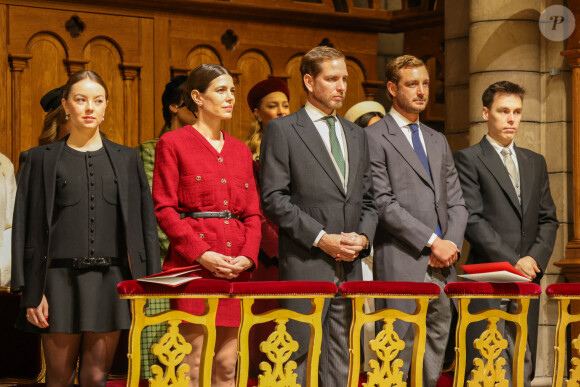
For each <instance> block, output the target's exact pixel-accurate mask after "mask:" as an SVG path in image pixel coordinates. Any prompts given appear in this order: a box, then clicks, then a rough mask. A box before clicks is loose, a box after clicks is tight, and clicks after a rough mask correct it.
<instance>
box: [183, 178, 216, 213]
mask: <svg viewBox="0 0 580 387" xmlns="http://www.w3.org/2000/svg"><path fill="white" fill-rule="evenodd" d="M215 179H216V178H215V176H213V175H212V174H209V173H200V174H199V175H189V176H182V177H181V180H180V190H181V200H182V201H183V204H184V205H185V206H186V207H187V208H190V209H192V210H194V209H197V208H200V207H211V206H214V205H215V203H216V200H215V194H214V191H215V187H214V185H215V184H214V182H215Z"/></svg>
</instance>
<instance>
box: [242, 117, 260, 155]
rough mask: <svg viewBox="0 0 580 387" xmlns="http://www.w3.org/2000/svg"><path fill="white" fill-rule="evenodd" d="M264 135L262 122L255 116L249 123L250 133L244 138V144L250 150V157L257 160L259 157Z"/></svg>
mask: <svg viewBox="0 0 580 387" xmlns="http://www.w3.org/2000/svg"><path fill="white" fill-rule="evenodd" d="M263 135H264V128H263V127H262V123H261V122H259V121H258V119H257V118H256V117H254V119H253V120H252V123H251V124H250V135H249V136H248V139H247V140H246V145H247V146H248V148H250V150H251V151H252V159H254V161H258V160H259V159H260V145H261V144H262V136H263Z"/></svg>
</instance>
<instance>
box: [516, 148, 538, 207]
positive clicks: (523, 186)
mask: <svg viewBox="0 0 580 387" xmlns="http://www.w3.org/2000/svg"><path fill="white" fill-rule="evenodd" d="M514 151H515V152H516V157H517V159H518V169H519V172H520V195H521V197H522V213H523V214H525V213H526V210H527V208H528V205H529V204H530V201H529V196H530V193H531V192H532V191H531V190H532V187H533V186H534V184H535V181H534V176H535V175H534V168H533V165H531V164H530V161H529V160H528V157H526V155H525V154H524V153H523V152H521V151H520V150H519V148H518V147H516V146H515V145H514Z"/></svg>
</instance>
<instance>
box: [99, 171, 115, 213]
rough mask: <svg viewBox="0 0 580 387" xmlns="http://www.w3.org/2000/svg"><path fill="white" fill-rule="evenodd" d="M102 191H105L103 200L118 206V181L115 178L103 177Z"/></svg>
mask: <svg viewBox="0 0 580 387" xmlns="http://www.w3.org/2000/svg"><path fill="white" fill-rule="evenodd" d="M101 189H102V190H103V199H105V201H106V202H107V203H109V204H112V205H114V206H116V205H117V202H118V189H117V179H116V178H115V177H114V176H103V177H102V184H101Z"/></svg>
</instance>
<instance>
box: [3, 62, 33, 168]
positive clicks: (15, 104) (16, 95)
mask: <svg viewBox="0 0 580 387" xmlns="http://www.w3.org/2000/svg"><path fill="white" fill-rule="evenodd" d="M30 58H32V55H27V54H23V55H14V54H11V55H10V56H9V58H8V60H9V62H10V73H11V77H12V93H11V94H12V112H11V113H12V133H13V136H12V152H11V153H12V160H18V155H19V154H20V133H22V120H21V119H20V115H21V114H22V111H21V97H20V95H21V92H20V91H21V90H22V82H21V80H22V71H24V69H25V68H26V67H28V61H29V60H30Z"/></svg>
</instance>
